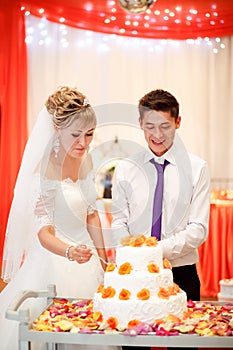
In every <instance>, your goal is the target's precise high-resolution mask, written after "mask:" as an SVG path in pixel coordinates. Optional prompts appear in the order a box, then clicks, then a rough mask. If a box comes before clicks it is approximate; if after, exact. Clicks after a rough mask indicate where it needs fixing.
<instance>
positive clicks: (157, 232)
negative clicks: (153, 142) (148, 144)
mask: <svg viewBox="0 0 233 350" xmlns="http://www.w3.org/2000/svg"><path fill="white" fill-rule="evenodd" d="M151 162H152V163H153V164H154V165H155V167H156V169H157V174H158V179H157V186H156V189H155V194H154V205H153V219H152V228H151V236H154V237H156V238H157V239H158V240H160V236H161V222H162V202H163V173H164V169H165V167H166V165H167V164H169V162H168V161H167V160H165V162H164V164H159V163H157V162H155V160H154V159H152V160H151Z"/></svg>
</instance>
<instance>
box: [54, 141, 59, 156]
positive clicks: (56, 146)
mask: <svg viewBox="0 0 233 350" xmlns="http://www.w3.org/2000/svg"><path fill="white" fill-rule="evenodd" d="M53 151H54V153H55V158H57V155H58V153H59V151H60V141H59V138H58V137H57V138H56V140H55V141H54V144H53Z"/></svg>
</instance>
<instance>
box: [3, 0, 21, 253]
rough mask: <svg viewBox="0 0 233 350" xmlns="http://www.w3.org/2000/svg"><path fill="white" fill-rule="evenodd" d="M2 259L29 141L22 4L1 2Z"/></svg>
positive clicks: (12, 0) (12, 1) (7, 0)
mask: <svg viewBox="0 0 233 350" xmlns="http://www.w3.org/2000/svg"><path fill="white" fill-rule="evenodd" d="M0 33H1V44H0V256H2V248H3V243H4V237H5V228H6V223H7V217H8V213H9V209H10V204H11V201H12V197H13V189H14V185H15V180H16V176H17V172H18V169H19V165H20V162H21V158H22V153H23V149H24V147H25V142H26V139H27V53H26V44H25V23H24V13H23V12H22V11H20V5H19V3H18V1H14V0H11V1H9V0H1V2H0Z"/></svg>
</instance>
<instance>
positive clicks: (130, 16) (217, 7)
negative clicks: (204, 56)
mask: <svg viewBox="0 0 233 350" xmlns="http://www.w3.org/2000/svg"><path fill="white" fill-rule="evenodd" d="M128 1H136V0H128ZM20 4H22V5H24V7H23V10H24V11H27V10H28V11H30V13H31V14H33V15H36V16H40V17H43V16H45V17H46V18H47V19H48V20H51V21H54V22H59V23H64V24H67V25H71V26H74V27H77V28H80V29H86V30H93V31H97V32H102V33H108V34H117V35H123V36H133V37H144V38H154V39H179V40H182V39H189V38H192V39H196V38H198V37H201V38H204V37H209V38H212V37H222V36H228V35H233V0H213V1H210V0H156V1H155V2H154V3H152V5H151V6H150V7H149V9H148V10H147V11H146V12H144V13H139V14H134V13H131V12H129V11H126V10H124V9H123V8H122V7H121V6H120V4H119V1H118V0H66V1H64V0H63V1H62V0H46V1H45V0H44V1H43V0H25V1H20Z"/></svg>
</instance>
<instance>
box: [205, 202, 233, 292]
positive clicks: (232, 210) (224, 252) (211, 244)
mask: <svg viewBox="0 0 233 350" xmlns="http://www.w3.org/2000/svg"><path fill="white" fill-rule="evenodd" d="M199 255H200V262H199V265H198V269H199V275H200V279H201V296H202V297H208V296H212V297H217V295H218V292H219V281H220V280H221V279H228V278H233V201H232V200H231V201H229V200H215V201H214V202H212V203H211V207H210V219H209V235H208V238H207V240H206V242H205V243H203V244H202V245H201V246H200V248H199Z"/></svg>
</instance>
